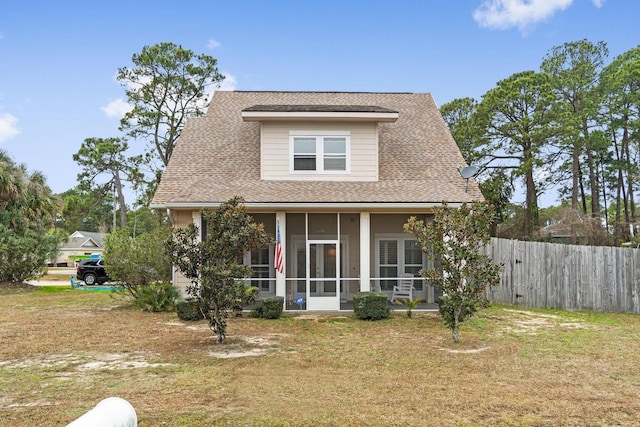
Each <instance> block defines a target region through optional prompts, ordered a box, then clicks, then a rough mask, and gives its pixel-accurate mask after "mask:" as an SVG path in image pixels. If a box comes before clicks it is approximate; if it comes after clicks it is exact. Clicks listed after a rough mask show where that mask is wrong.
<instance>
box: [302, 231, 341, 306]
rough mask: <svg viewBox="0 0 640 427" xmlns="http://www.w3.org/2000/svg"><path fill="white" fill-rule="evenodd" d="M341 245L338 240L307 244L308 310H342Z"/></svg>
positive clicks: (313, 241)
mask: <svg viewBox="0 0 640 427" xmlns="http://www.w3.org/2000/svg"><path fill="white" fill-rule="evenodd" d="M339 251H340V245H338V242H337V241H336V240H310V241H309V242H308V243H307V302H308V303H307V309H308V310H339V309H340V277H339V274H338V272H339V271H340V254H339Z"/></svg>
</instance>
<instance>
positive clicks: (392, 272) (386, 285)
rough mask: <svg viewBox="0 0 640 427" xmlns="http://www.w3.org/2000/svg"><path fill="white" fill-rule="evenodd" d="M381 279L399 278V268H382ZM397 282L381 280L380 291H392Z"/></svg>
mask: <svg viewBox="0 0 640 427" xmlns="http://www.w3.org/2000/svg"><path fill="white" fill-rule="evenodd" d="M380 277H398V268H397V267H380ZM396 283H397V280H395V279H393V280H380V289H382V290H383V291H390V290H392V289H393V287H394V286H395V285H396Z"/></svg>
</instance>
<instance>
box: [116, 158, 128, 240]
mask: <svg viewBox="0 0 640 427" xmlns="http://www.w3.org/2000/svg"><path fill="white" fill-rule="evenodd" d="M113 179H114V181H115V186H116V192H117V193H118V203H119V204H120V228H125V227H126V226H127V205H126V203H125V201H124V192H123V191H122V181H121V180H120V173H119V172H118V171H117V170H116V173H115V174H114V176H113ZM114 231H115V230H114Z"/></svg>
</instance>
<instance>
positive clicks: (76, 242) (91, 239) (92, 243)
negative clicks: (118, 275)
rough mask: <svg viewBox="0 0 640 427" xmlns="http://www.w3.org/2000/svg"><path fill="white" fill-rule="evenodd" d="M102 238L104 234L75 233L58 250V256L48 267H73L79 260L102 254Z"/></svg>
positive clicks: (90, 232)
mask: <svg viewBox="0 0 640 427" xmlns="http://www.w3.org/2000/svg"><path fill="white" fill-rule="evenodd" d="M104 236H106V233H95V232H92V231H75V232H73V233H72V234H71V235H70V236H69V238H68V239H67V241H66V242H65V243H63V244H62V246H60V248H59V252H58V256H57V257H56V258H55V259H53V260H51V262H50V263H49V265H50V266H57V267H60V266H63V267H66V266H73V265H74V262H75V261H76V260H78V259H80V258H83V257H88V256H91V255H95V254H100V255H101V254H103V253H104Z"/></svg>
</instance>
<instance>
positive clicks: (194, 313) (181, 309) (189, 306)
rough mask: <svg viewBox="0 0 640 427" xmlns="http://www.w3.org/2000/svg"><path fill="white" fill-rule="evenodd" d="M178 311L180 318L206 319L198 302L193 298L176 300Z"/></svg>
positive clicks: (189, 319)
mask: <svg viewBox="0 0 640 427" xmlns="http://www.w3.org/2000/svg"><path fill="white" fill-rule="evenodd" d="M176 313H177V314H178V318H180V320H187V321H196V320H202V319H204V314H202V311H200V307H199V306H198V302H197V301H195V300H192V299H189V300H186V301H178V302H176Z"/></svg>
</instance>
